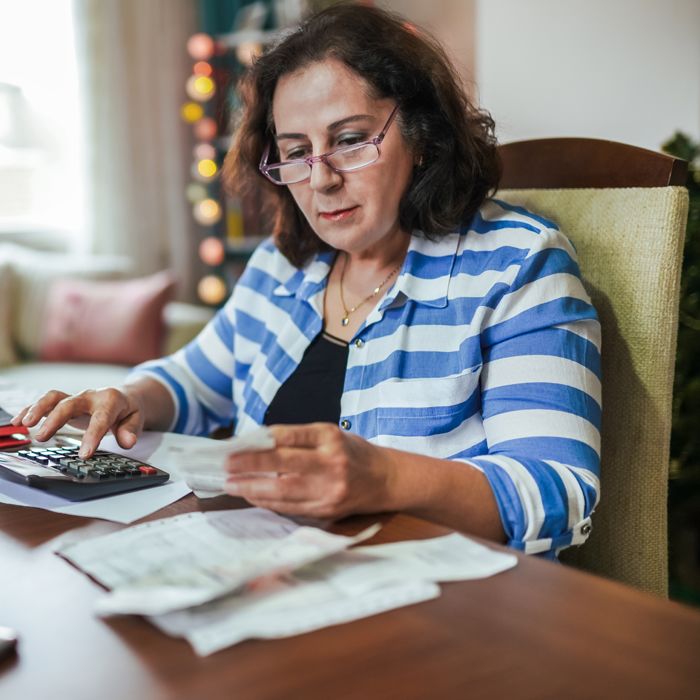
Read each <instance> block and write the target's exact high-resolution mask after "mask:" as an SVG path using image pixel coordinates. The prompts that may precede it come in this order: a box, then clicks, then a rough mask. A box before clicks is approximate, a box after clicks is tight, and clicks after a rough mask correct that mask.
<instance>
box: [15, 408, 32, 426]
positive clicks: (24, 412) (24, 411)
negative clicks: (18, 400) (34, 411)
mask: <svg viewBox="0 0 700 700" xmlns="http://www.w3.org/2000/svg"><path fill="white" fill-rule="evenodd" d="M31 407H32V405H31V404H29V406H25V407H24V408H22V409H20V410H19V411H18V412H17V413H16V414H15V415H14V416H13V417H12V420H11V421H10V423H11V424H12V425H19V424H20V423H21V422H22V419H23V418H24V416H26V415H27V412H28V411H29V409H30V408H31Z"/></svg>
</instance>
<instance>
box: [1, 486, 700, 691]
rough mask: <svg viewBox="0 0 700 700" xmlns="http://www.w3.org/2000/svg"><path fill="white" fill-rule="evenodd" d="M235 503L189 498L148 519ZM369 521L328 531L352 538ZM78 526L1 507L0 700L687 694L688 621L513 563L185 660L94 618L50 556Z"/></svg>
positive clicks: (137, 624)
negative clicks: (360, 616) (411, 601)
mask: <svg viewBox="0 0 700 700" xmlns="http://www.w3.org/2000/svg"><path fill="white" fill-rule="evenodd" d="M233 504H234V501H233V499H227V498H220V499H214V500H211V501H203V502H200V501H197V499H195V497H194V496H188V497H187V498H185V499H183V500H182V501H180V502H179V503H176V504H173V505H172V506H169V507H168V508H166V509H164V510H162V511H160V512H159V513H158V514H157V516H153V517H163V516H165V515H175V514H177V513H182V512H185V511H191V510H199V509H202V510H205V509H206V510H209V509H212V508H226V507H231V506H232V505H233ZM372 520H376V518H374V519H372ZM383 520H384V522H385V527H384V529H383V530H382V532H381V533H380V534H379V535H378V536H377V537H376V538H375V540H373V542H386V541H393V540H398V539H409V538H411V539H412V538H423V537H430V536H435V535H438V534H443V533H444V532H445V530H444V529H441V528H439V527H437V526H435V525H431V524H429V523H426V522H423V521H420V520H417V519H415V518H411V517H408V516H405V515H389V516H383ZM367 522H368V519H362V518H356V519H351V520H349V521H346V522H344V523H342V524H341V525H338V526H336V527H335V528H334V529H335V530H336V531H339V532H345V533H351V532H355V531H357V530H358V529H359V528H360V527H361V526H362V525H364V524H366V523H367ZM85 525H86V521H85V519H83V518H74V517H70V516H64V515H58V514H54V513H48V512H44V511H39V510H35V509H30V508H22V507H17V506H6V505H0V595H1V597H0V625H3V624H4V625H7V626H11V627H14V628H15V629H16V630H17V631H18V632H19V634H20V636H21V640H20V646H19V654H18V656H17V657H16V658H14V659H8V660H5V661H3V662H0V698H2V699H3V700H14V699H17V700H41V699H43V698H52V699H55V700H64V699H70V700H79V699H82V698H85V699H86V700H110V699H112V698H114V699H119V700H122V699H124V698H129V699H133V700H145V699H148V700H156V699H158V698H192V699H195V698H196V699H203V700H211V699H215V698H227V699H228V698H242V699H245V700H248V699H250V698H253V699H259V698H270V699H272V698H274V699H275V700H279V699H280V698H294V699H297V698H304V699H308V698H310V699H313V698H318V699H319V700H329V699H334V700H336V699H342V698H369V699H374V698H381V699H382V700H384V699H388V698H401V699H402V700H407V699H410V698H439V699H442V698H470V700H471V699H474V700H476V699H478V698H489V699H497V700H498V699H500V698H509V699H510V698H537V699H538V700H539V699H543V698H557V700H561V699H566V700H573V699H575V698H586V699H587V700H591V699H597V698H608V697H610V698H635V700H638V699H640V698H654V699H655V700H658V699H659V698H661V699H662V700H670V699H671V698H692V697H698V694H700V670H699V669H700V612H698V611H696V610H693V609H690V608H687V607H684V606H682V605H680V604H677V603H672V602H667V601H663V600H658V599H656V598H654V597H652V596H650V595H647V594H645V593H641V592H638V591H635V590H633V589H631V588H627V587H625V586H622V585H620V584H617V583H613V582H610V581H606V580H603V579H600V578H596V577H594V576H591V575H588V574H584V573H581V572H579V571H575V570H573V569H570V568H567V567H565V566H563V565H557V564H552V563H549V562H544V561H540V560H536V559H533V558H529V557H525V556H519V562H518V566H517V567H516V568H515V569H512V570H510V571H507V572H505V573H503V574H499V575H498V576H495V577H493V578H490V579H485V580H480V581H471V582H463V583H451V584H443V585H442V591H443V592H442V595H441V597H440V598H438V599H437V600H433V601H429V602H427V603H421V604H419V605H414V606H411V607H407V608H401V609H399V610H395V611H392V612H389V613H384V614H382V615H377V616H375V617H371V618H367V619H365V620H360V621H358V622H353V623H350V624H346V625H341V626H338V627H331V628H327V629H324V630H320V631H317V632H313V633H309V634H305V635H301V636H298V637H292V638H290V639H282V640H272V641H257V640H254V641H247V642H244V643H242V644H239V645H237V646H234V647H231V648H229V649H226V650H224V651H221V652H218V653H216V654H214V655H212V656H209V657H207V658H199V657H197V656H196V655H195V654H194V652H193V651H192V650H191V648H190V647H189V645H188V644H187V643H186V642H185V641H183V640H178V639H171V638H169V637H167V636H166V635H164V634H162V633H161V632H159V631H158V630H156V629H155V628H154V627H152V626H151V625H149V624H148V623H147V622H146V621H145V620H143V619H141V618H139V617H122V618H113V619H109V620H102V619H99V618H96V617H95V616H94V615H93V613H92V606H93V602H94V600H95V598H96V597H97V596H98V595H100V593H101V589H100V588H99V586H98V585H97V584H95V583H94V582H92V581H91V580H90V579H88V578H87V577H86V576H85V575H83V574H82V573H80V572H79V571H78V570H76V569H74V568H73V567H72V566H71V565H69V564H68V563H67V562H65V561H64V560H62V559H61V558H59V557H58V556H56V555H54V554H52V553H51V544H50V540H51V539H52V538H54V537H56V536H58V535H62V534H64V533H66V532H68V531H69V530H72V529H75V528H79V527H83V526H85Z"/></svg>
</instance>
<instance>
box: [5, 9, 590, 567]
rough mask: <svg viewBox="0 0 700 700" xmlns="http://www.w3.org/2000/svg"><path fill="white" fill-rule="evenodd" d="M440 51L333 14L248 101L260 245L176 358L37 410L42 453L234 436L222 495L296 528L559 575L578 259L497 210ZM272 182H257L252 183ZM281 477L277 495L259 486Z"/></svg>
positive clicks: (577, 450) (233, 155)
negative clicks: (395, 534) (407, 539)
mask: <svg viewBox="0 0 700 700" xmlns="http://www.w3.org/2000/svg"><path fill="white" fill-rule="evenodd" d="M458 85H459V83H458V80H457V79H456V77H455V75H454V72H453V70H452V68H451V67H450V65H449V62H448V60H447V59H446V57H445V55H444V54H443V52H442V50H441V49H440V48H439V47H438V46H437V45H436V44H435V43H434V42H433V41H432V40H430V39H429V38H427V37H425V36H423V35H419V34H418V33H416V32H415V31H412V30H411V29H409V28H407V27H406V26H405V25H404V24H403V23H402V22H401V21H400V20H399V19H397V18H395V17H393V16H391V15H388V14H386V13H384V12H382V11H380V10H378V9H373V8H368V7H362V6H353V5H343V6H335V7H333V8H331V9H329V10H326V11H324V12H321V13H320V14H318V15H316V16H314V17H312V18H311V19H309V20H308V21H307V22H305V23H304V25H302V26H301V27H300V28H299V29H298V30H297V31H295V32H294V33H292V34H290V35H288V36H286V37H285V38H284V39H283V40H282V41H281V43H280V44H279V45H277V46H276V47H273V48H272V49H271V50H270V51H268V53H267V54H265V55H264V56H263V57H261V58H260V59H259V60H258V61H257V62H256V64H255V65H254V66H253V67H252V69H251V71H250V73H249V75H248V76H247V77H246V79H245V81H244V82H243V84H242V87H241V92H242V96H243V101H244V109H243V117H242V120H241V121H240V123H239V125H238V129H237V132H236V136H235V139H234V142H233V145H232V148H231V151H230V153H229V154H228V157H227V164H226V174H227V178H228V181H229V184H235V185H237V186H241V185H242V184H243V183H246V182H250V181H251V180H255V181H256V184H257V186H258V187H260V186H261V183H262V182H264V183H266V184H265V187H267V190H268V193H269V195H270V198H271V200H272V205H273V207H274V210H275V212H276V226H275V234H274V236H273V237H272V238H271V239H270V240H268V241H267V242H265V243H263V244H262V245H261V246H260V247H259V248H258V250H257V251H256V252H255V254H254V255H253V256H252V259H251V260H250V263H249V265H248V267H247V269H246V271H245V273H244V275H243V276H242V278H241V280H240V281H239V283H238V285H237V286H236V289H235V291H234V293H233V295H232V297H231V299H230V300H229V301H228V302H227V304H226V306H225V307H224V308H223V309H222V310H221V311H220V312H219V313H218V315H217V316H216V317H215V319H214V320H213V321H212V322H211V323H210V324H209V326H208V327H207V328H206V329H205V330H204V331H203V332H202V333H201V334H200V336H199V337H198V338H197V339H195V340H194V341H193V342H192V343H191V344H190V345H189V346H188V347H187V348H185V349H184V350H182V351H180V352H179V353H176V354H175V355H174V356H172V357H168V358H165V359H162V360H158V361H154V362H151V363H146V364H145V365H141V366H139V367H137V368H136V369H135V371H134V372H133V374H132V375H130V379H129V381H128V383H127V385H126V386H125V387H122V388H110V389H104V390H99V391H89V392H84V393H82V394H80V395H78V396H73V397H68V396H66V395H65V394H61V393H59V392H50V393H49V394H47V395H45V396H44V397H42V398H41V399H40V400H39V401H38V402H37V403H36V404H34V405H33V406H32V407H29V408H28V409H25V410H24V411H23V412H21V413H20V414H19V416H17V421H18V422H19V421H20V420H21V421H22V422H23V423H24V424H25V425H35V424H36V423H37V422H38V421H39V419H40V418H41V417H43V416H46V421H45V423H44V426H43V428H42V430H41V432H40V435H39V437H40V438H43V439H46V438H48V437H50V436H51V435H52V434H53V433H54V432H55V431H56V430H57V429H58V428H59V427H60V426H61V425H63V424H64V423H65V422H66V421H68V420H70V419H75V418H78V417H80V416H88V417H89V425H88V428H87V431H86V433H85V437H84V438H83V441H82V453H83V454H84V455H85V456H89V455H90V454H91V453H92V452H93V451H94V450H95V449H96V447H97V445H98V443H99V440H100V439H101V438H102V436H103V435H104V434H105V433H106V432H107V431H108V430H110V429H111V430H112V431H113V432H114V433H115V434H116V437H117V439H118V441H119V443H120V444H121V445H122V446H124V447H130V446H131V445H133V443H134V442H135V440H136V438H137V435H138V434H139V432H140V431H141V430H142V429H143V428H147V429H152V430H175V431H180V432H187V433H193V434H208V433H210V432H211V431H212V430H214V429H216V428H217V427H219V426H221V425H224V424H230V423H231V422H232V423H233V424H234V427H235V433H236V434H238V435H240V434H243V433H246V432H248V431H250V430H251V429H253V428H255V427H257V426H259V425H262V424H268V425H272V426H273V427H272V428H271V430H272V433H273V435H274V437H275V441H276V447H275V448H274V449H272V450H266V451H260V452H248V453H244V454H237V455H232V456H231V457H230V458H229V460H228V466H227V469H228V473H229V480H228V482H227V486H226V490H227V491H228V493H230V494H231V495H236V496H241V497H244V498H245V499H247V500H248V501H249V502H250V503H252V504H254V505H257V506H262V507H266V508H270V509H272V510H275V511H278V512H280V513H284V514H289V515H306V516H317V517H325V518H328V517H330V518H340V517H343V516H345V515H348V514H351V513H366V512H380V511H392V510H402V511H407V512H410V513H414V514H417V515H420V516H422V517H425V518H428V519H431V520H434V521H437V522H440V523H443V524H446V525H448V526H450V527H453V528H455V529H458V530H461V531H464V532H469V533H473V534H476V535H480V536H483V537H487V538H490V539H493V540H496V541H501V542H508V543H509V544H510V545H511V546H514V547H517V548H519V549H523V550H525V551H528V552H533V553H535V552H539V553H543V554H546V555H547V556H550V557H553V556H555V555H556V553H557V552H558V551H559V550H560V549H561V548H563V547H565V546H567V545H569V544H571V543H576V544H578V543H581V542H583V541H584V540H585V539H586V536H587V534H588V531H589V530H590V524H589V522H590V520H589V516H590V514H591V512H592V510H593V508H594V507H595V504H596V502H597V498H598V469H599V458H598V456H599V424H600V381H599V359H600V358H599V326H598V322H597V319H596V314H595V311H594V309H593V308H592V306H591V304H590V301H589V299H588V297H587V295H586V293H585V291H584V290H583V287H582V285H581V282H580V279H579V272H578V267H577V264H576V262H575V257H574V252H573V250H572V247H571V245H570V243H569V242H568V241H567V240H566V238H565V237H564V236H563V235H562V234H561V233H560V232H559V231H558V229H557V228H556V226H555V225H554V224H553V223H551V222H548V221H546V220H544V219H542V218H540V217H537V216H535V215H533V214H530V213H528V212H526V211H524V210H521V209H519V208H517V207H512V206H509V205H507V204H505V203H503V202H500V201H498V200H492V199H488V196H489V194H490V193H492V192H493V191H494V190H495V189H496V187H497V184H498V173H499V168H498V161H497V156H496V150H495V139H494V136H493V122H492V121H491V119H490V117H489V116H488V115H487V114H485V113H482V112H479V111H478V110H476V109H475V108H474V107H473V106H471V105H470V104H469V102H468V101H467V99H466V98H465V96H464V95H463V93H462V91H461V90H460V88H459V86H458ZM261 178H265V180H261ZM269 472H276V473H277V474H278V476H277V478H272V479H271V478H266V476H265V475H266V474H268V473H269Z"/></svg>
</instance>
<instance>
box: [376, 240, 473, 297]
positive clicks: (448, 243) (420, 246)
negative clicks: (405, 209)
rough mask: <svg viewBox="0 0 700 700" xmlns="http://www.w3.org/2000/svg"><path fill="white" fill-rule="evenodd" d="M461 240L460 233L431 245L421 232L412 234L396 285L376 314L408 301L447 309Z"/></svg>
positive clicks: (433, 242) (432, 242) (431, 242)
mask: <svg viewBox="0 0 700 700" xmlns="http://www.w3.org/2000/svg"><path fill="white" fill-rule="evenodd" d="M460 239H461V232H460V233H450V234H448V235H446V236H443V237H442V238H440V239H438V240H437V241H431V240H429V239H428V238H426V236H425V234H424V233H423V232H422V231H414V233H413V235H412V236H411V242H410V243H409V245H408V251H407V253H406V258H405V259H404V262H403V266H402V267H401V271H400V272H399V276H398V277H397V279H396V284H394V286H393V287H392V289H391V290H390V291H389V293H388V294H387V296H386V298H385V299H384V301H383V302H382V305H381V306H380V307H379V310H380V311H383V310H384V309H386V308H387V307H389V306H392V305H393V306H398V305H400V304H402V303H404V302H405V301H406V300H408V299H410V300H411V301H414V302H416V303H418V304H423V305H425V306H433V307H435V308H444V307H445V306H447V298H448V291H449V286H450V278H451V274H452V269H453V267H454V264H455V259H456V257H457V251H458V248H459V243H460Z"/></svg>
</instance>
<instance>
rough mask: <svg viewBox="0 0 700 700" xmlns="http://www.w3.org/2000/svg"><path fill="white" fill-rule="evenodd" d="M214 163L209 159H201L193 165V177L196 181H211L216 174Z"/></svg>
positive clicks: (216, 168)
mask: <svg viewBox="0 0 700 700" xmlns="http://www.w3.org/2000/svg"><path fill="white" fill-rule="evenodd" d="M218 170H219V169H218V167H217V165H216V163H215V162H214V161H213V160H212V159H211V158H203V159H202V160H198V161H197V162H196V163H195V164H194V172H195V177H197V179H198V180H205V181H206V180H211V179H212V178H213V177H216V173H217V172H218Z"/></svg>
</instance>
